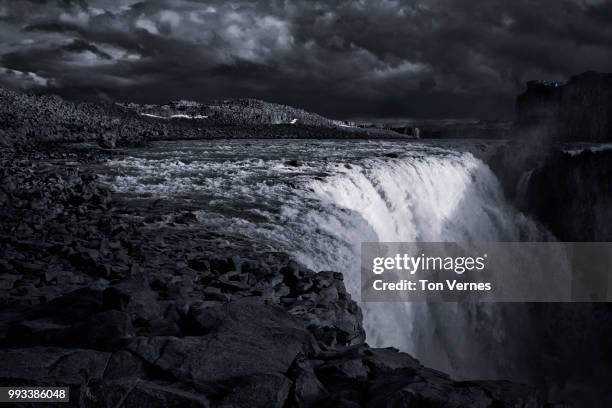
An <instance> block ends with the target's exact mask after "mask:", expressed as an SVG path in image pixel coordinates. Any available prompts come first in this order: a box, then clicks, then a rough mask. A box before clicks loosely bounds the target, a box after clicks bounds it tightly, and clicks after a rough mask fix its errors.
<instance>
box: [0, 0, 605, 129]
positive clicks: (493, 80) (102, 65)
mask: <svg viewBox="0 0 612 408" xmlns="http://www.w3.org/2000/svg"><path fill="white" fill-rule="evenodd" d="M585 70H599V71H612V0H533V1H526V0H424V1H411V0H405V1H403V0H379V1H369V0H360V1H325V2H323V1H312V0H296V1H292V0H284V1H281V0H279V1H259V2H258V1H195V0H194V1H189V0H153V1H111V0H57V1H44V0H29V1H28V0H0V84H2V85H4V86H11V87H14V88H21V89H31V90H35V91H44V92H53V93H58V94H60V95H64V96H67V97H72V98H108V99H112V100H121V101H127V100H133V101H137V102H155V103H158V102H165V101H168V100H172V99H180V98H184V99H194V100H199V101H203V102H206V101H210V100H212V99H216V98H222V97H239V96H245V97H257V98H261V99H265V100H269V101H274V102H280V103H286V104H291V105H295V106H299V107H302V108H305V109H309V110H312V111H316V112H319V113H322V114H325V115H328V116H332V117H338V118H348V117H360V118H366V117H421V118H423V117H428V118H459V117H472V118H510V117H511V116H512V112H513V103H514V96H515V95H516V93H517V92H520V91H521V90H522V89H523V88H524V82H525V81H526V80H528V79H535V78H538V79H548V80H565V79H567V77H568V76H570V75H572V74H575V73H579V72H582V71H585Z"/></svg>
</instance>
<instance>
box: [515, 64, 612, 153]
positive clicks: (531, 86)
mask: <svg viewBox="0 0 612 408" xmlns="http://www.w3.org/2000/svg"><path fill="white" fill-rule="evenodd" d="M516 125H517V127H518V128H519V130H521V131H526V130H534V129H536V130H537V133H538V135H537V137H538V138H540V139H544V140H556V141H583V142H605V141H612V74H604V73H598V72H585V73H583V74H580V75H576V76H574V77H572V78H570V80H569V81H568V82H567V83H565V84H561V83H558V82H542V81H531V82H528V83H527V90H526V91H525V92H524V93H523V94H521V95H519V97H518V98H517V102H516Z"/></svg>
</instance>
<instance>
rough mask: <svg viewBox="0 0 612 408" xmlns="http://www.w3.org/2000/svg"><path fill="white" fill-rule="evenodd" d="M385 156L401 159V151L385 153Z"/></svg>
mask: <svg viewBox="0 0 612 408" xmlns="http://www.w3.org/2000/svg"><path fill="white" fill-rule="evenodd" d="M383 156H385V157H389V158H391V159H399V157H400V155H399V153H385V154H384V155H383Z"/></svg>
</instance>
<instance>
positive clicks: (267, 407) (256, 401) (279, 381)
mask: <svg viewBox="0 0 612 408" xmlns="http://www.w3.org/2000/svg"><path fill="white" fill-rule="evenodd" d="M290 389H291V381H289V379H288V378H287V377H285V376H284V375H282V374H278V373H273V374H258V375H255V376H251V377H247V378H242V379H239V380H238V381H236V383H235V387H234V388H232V390H231V391H230V392H229V394H228V395H227V396H226V397H225V398H223V399H222V400H221V402H220V403H219V405H220V406H227V407H234V408H283V407H284V406H285V405H286V404H285V401H286V400H287V397H288V395H289V391H290Z"/></svg>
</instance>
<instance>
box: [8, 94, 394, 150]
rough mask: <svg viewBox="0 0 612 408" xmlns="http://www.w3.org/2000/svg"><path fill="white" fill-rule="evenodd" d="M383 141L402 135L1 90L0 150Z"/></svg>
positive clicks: (273, 108) (253, 113)
mask: <svg viewBox="0 0 612 408" xmlns="http://www.w3.org/2000/svg"><path fill="white" fill-rule="evenodd" d="M187 119H189V120H187ZM191 119H198V120H191ZM381 137H383V138H398V137H402V136H400V135H399V134H397V133H395V132H391V131H386V130H381V129H372V130H364V129H359V128H354V127H347V126H345V125H344V124H343V123H341V122H335V121H332V120H330V119H326V118H324V117H322V116H319V115H316V114H313V113H309V112H306V111H304V110H301V109H296V108H292V107H289V106H283V105H277V104H273V103H267V102H263V101H259V100H255V99H235V100H225V101H221V102H218V103H216V104H213V105H201V104H198V103H195V102H187V101H179V102H174V103H171V104H168V105H162V106H158V105H137V104H115V103H108V102H98V103H94V102H73V101H67V100H64V99H62V98H60V97H57V96H45V95H31V94H21V93H17V92H12V91H9V90H6V89H2V88H0V146H16V145H28V144H38V143H64V142H102V145H103V146H105V147H108V146H110V147H113V146H115V145H117V146H128V145H139V144H143V143H145V142H147V141H151V140H177V139H223V138H311V139H317V138H319V139H338V138H345V139H348V138H381ZM107 140H112V143H110V144H109V143H107V142H106V141H107Z"/></svg>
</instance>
